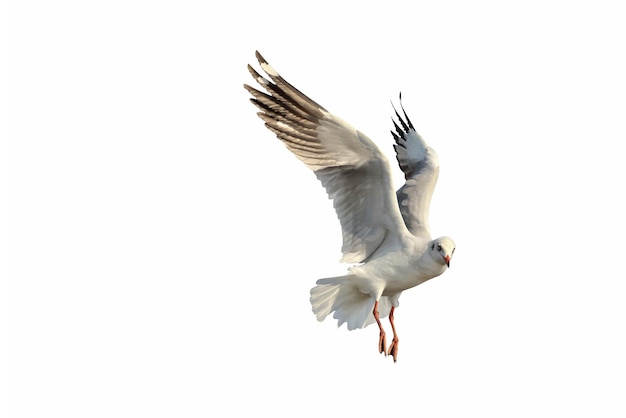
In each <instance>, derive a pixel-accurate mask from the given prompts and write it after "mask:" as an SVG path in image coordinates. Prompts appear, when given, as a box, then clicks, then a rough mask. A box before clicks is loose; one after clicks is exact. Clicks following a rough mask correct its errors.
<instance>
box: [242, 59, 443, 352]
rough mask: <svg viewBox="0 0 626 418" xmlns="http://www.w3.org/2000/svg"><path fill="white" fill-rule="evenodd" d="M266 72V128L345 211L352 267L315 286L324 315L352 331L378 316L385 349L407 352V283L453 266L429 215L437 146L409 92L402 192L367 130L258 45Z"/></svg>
mask: <svg viewBox="0 0 626 418" xmlns="http://www.w3.org/2000/svg"><path fill="white" fill-rule="evenodd" d="M256 58H257V60H258V62H259V65H260V66H261V69H262V70H263V71H264V72H265V74H266V75H267V77H265V76H263V75H261V74H259V73H258V72H257V71H256V70H255V69H254V68H253V67H252V66H251V65H248V70H249V71H250V74H252V77H253V78H254V79H255V80H256V81H257V83H258V84H259V85H260V86H261V87H262V88H263V89H264V90H265V92H262V91H260V90H257V89H255V88H253V87H251V86H249V85H247V84H244V88H245V89H246V90H248V92H249V93H250V94H251V95H252V97H251V98H250V100H251V101H252V103H254V104H255V105H256V106H257V107H258V108H259V110H260V112H258V113H257V115H258V116H259V117H260V118H261V119H262V120H263V121H264V122H265V126H266V127H267V128H268V129H269V130H270V131H272V132H273V133H274V134H275V135H276V136H277V137H278V139H280V140H281V141H282V142H283V143H284V145H286V147H287V148H288V149H289V151H291V152H292V153H293V154H294V155H295V156H296V157H297V158H298V159H299V160H300V161H302V162H303V163H304V164H305V165H306V166H307V167H308V168H309V169H311V170H312V171H313V173H315V175H316V176H317V178H318V179H319V180H320V182H321V183H322V185H323V187H324V188H325V189H326V192H327V193H328V197H329V199H331V200H332V201H333V206H334V208H335V211H336V213H337V217H338V218H339V222H340V224H341V229H342V239H343V246H342V248H341V252H342V255H343V257H342V259H341V262H343V263H348V264H351V265H352V266H351V267H350V268H349V269H348V274H346V275H343V276H339V277H330V278H324V279H320V280H318V281H317V282H316V286H315V287H313V288H312V289H311V299H310V301H311V306H312V309H313V313H314V314H315V315H316V317H317V319H318V321H323V320H324V319H325V318H326V317H327V316H328V315H329V314H330V313H332V312H334V315H333V318H335V319H336V320H337V323H338V326H341V325H342V324H343V323H346V324H347V328H348V330H354V329H359V328H365V327H366V326H368V325H371V324H373V323H374V322H376V323H377V325H378V328H379V330H380V333H379V338H378V351H379V353H382V354H384V355H385V356H391V357H393V360H394V362H396V361H397V359H398V345H399V343H400V339H399V338H398V334H397V332H396V326H395V323H394V311H395V309H396V308H397V307H398V306H399V298H400V295H401V294H402V292H403V291H404V290H407V289H410V288H412V287H415V286H417V285H419V284H421V283H424V282H425V281H427V280H430V279H432V278H433V277H437V276H439V275H441V274H442V273H443V272H444V271H446V269H447V268H448V267H450V259H451V258H452V255H453V254H454V250H455V244H454V241H453V240H452V239H451V238H449V237H447V236H442V237H440V238H436V239H432V237H431V235H430V231H429V224H428V212H429V207H430V201H431V196H432V193H433V189H434V188H435V184H436V182H437V177H438V176H439V160H438V157H437V154H436V153H435V151H434V150H433V149H432V148H430V147H429V146H428V145H426V142H425V141H424V140H423V139H422V137H421V136H420V135H419V134H418V133H417V132H416V131H415V128H414V126H413V124H412V123H411V121H410V120H409V118H408V116H407V114H406V112H405V111H404V107H403V106H402V96H401V95H400V97H399V100H400V107H401V109H402V116H401V115H400V114H399V113H398V111H397V110H396V108H395V107H394V106H393V103H392V107H393V110H394V112H395V116H396V118H397V120H398V122H396V121H395V120H394V119H393V117H392V122H393V125H394V129H395V132H394V131H391V134H392V135H393V139H394V141H395V144H394V149H395V152H396V159H397V161H398V164H399V166H400V169H401V170H402V172H403V173H404V177H405V180H406V182H405V184H404V185H403V186H402V187H401V188H400V189H399V190H398V191H397V192H396V193H395V194H394V189H393V185H392V179H391V169H390V166H389V161H388V160H387V158H385V156H384V155H383V154H382V153H381V151H380V150H379V148H378V147H377V146H376V144H374V142H372V140H370V139H369V138H368V137H367V136H366V135H365V134H363V133H362V132H360V131H358V130H356V129H355V128H353V127H352V126H351V125H349V124H348V123H347V122H345V121H343V120H342V119H340V118H339V117H337V116H335V115H333V114H332V113H330V112H328V111H327V110H326V109H325V108H324V107H322V106H320V105H319V104H317V103H316V102H314V101H313V100H312V99H310V98H309V97H308V96H306V95H305V94H303V93H302V92H300V90H298V89H296V88H295V87H294V86H292V85H291V84H289V83H288V82H287V81H286V80H285V79H284V78H282V77H281V76H280V75H279V74H278V72H276V71H275V70H274V69H273V68H272V67H271V66H270V65H269V64H268V62H267V61H266V60H265V59H264V58H263V56H261V54H260V53H259V52H258V51H257V52H256ZM385 317H388V318H389V322H390V324H391V329H392V331H393V339H392V341H391V343H390V345H389V347H387V343H386V333H385V330H384V329H383V326H382V324H381V318H385Z"/></svg>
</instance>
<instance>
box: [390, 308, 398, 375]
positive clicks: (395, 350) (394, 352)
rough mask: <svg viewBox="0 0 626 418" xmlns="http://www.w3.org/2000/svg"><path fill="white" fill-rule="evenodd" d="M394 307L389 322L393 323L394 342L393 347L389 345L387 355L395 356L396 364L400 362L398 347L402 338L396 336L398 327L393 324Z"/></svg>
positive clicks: (392, 342)
mask: <svg viewBox="0 0 626 418" xmlns="http://www.w3.org/2000/svg"><path fill="white" fill-rule="evenodd" d="M394 309H395V308H394V307H393V306H392V307H391V312H389V322H390V323H391V329H392V330H393V340H392V341H391V345H389V350H387V354H389V355H390V356H393V362H394V363H395V362H396V360H398V345H399V344H400V338H398V334H396V326H395V324H394V323H393V311H394Z"/></svg>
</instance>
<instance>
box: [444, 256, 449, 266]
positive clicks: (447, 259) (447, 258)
mask: <svg viewBox="0 0 626 418" xmlns="http://www.w3.org/2000/svg"><path fill="white" fill-rule="evenodd" d="M443 260H444V261H445V262H446V266H448V267H450V256H449V255H447V256H445V257H444V258H443Z"/></svg>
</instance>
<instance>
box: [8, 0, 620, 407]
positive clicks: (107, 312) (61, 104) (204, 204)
mask: <svg viewBox="0 0 626 418" xmlns="http://www.w3.org/2000/svg"><path fill="white" fill-rule="evenodd" d="M511 3H512V2H501V1H474V2H461V1H432V2H423V1H417V2H400V1H385V2H377V3H375V5H369V3H368V2H363V1H360V2H353V1H345V2H339V1H336V0H334V1H322V0H317V1H315V2H302V3H299V2H293V1H291V2H287V1H285V2H281V1H258V2H252V1H249V2H241V1H230V2H206V1H195V2H194V1H176V2H173V1H172V2H167V1H150V2H148V1H127V0H126V1H107V2H83V1H57V2H32V1H23V2H12V3H11V4H9V5H8V6H7V7H8V16H9V17H8V20H9V25H10V28H9V44H8V45H9V56H8V58H9V60H8V62H9V67H8V68H9V73H8V76H9V78H8V80H9V86H8V93H9V96H8V98H9V100H8V104H9V109H8V115H9V121H10V124H9V140H10V141H9V143H8V152H9V154H8V155H9V212H8V214H9V216H8V220H9V225H8V232H9V235H8V236H9V245H10V247H9V252H8V254H9V261H10V263H9V268H8V270H9V281H8V291H9V293H8V295H9V297H8V299H9V305H8V306H9V310H8V313H9V322H8V323H9V346H8V348H9V351H8V359H9V364H8V376H9V378H8V384H9V388H8V389H9V391H8V394H9V401H10V403H9V416H10V417H44V416H63V417H138V416H150V417H203V416H220V417H222V416H223V417H228V416H239V417H241V416H261V414H263V416H265V414H271V415H272V416H281V417H282V416H285V417H292V416H326V417H334V416H343V417H348V416H350V417H359V416H381V414H392V415H395V416H398V417H402V416H424V417H447V416H454V417H460V416H462V417H465V416H481V417H503V416H506V417H512V416H520V417H521V416H524V417H527V416H545V417H553V416H571V415H572V414H576V415H577V416H602V417H618V416H621V417H623V416H624V414H626V400H625V399H626V398H625V397H624V394H625V393H626V361H625V360H624V353H626V341H625V339H626V336H625V331H626V326H625V319H626V307H625V303H624V297H625V295H626V293H625V288H624V280H625V279H626V275H625V274H624V255H623V238H622V236H623V234H624V232H626V231H625V225H624V220H623V219H624V216H623V215H624V211H625V210H626V205H625V204H624V179H625V178H626V171H625V169H624V162H623V159H622V152H623V151H622V150H623V147H624V140H626V128H625V119H624V117H625V115H626V99H625V97H626V83H625V81H624V80H625V76H624V74H626V63H625V54H624V51H625V50H626V48H625V45H624V44H625V42H624V40H625V39H626V29H625V26H624V19H625V15H624V12H623V10H622V6H620V2H617V1H615V2H610V1H602V0H600V1H598V0H594V1H587V2H584V1H568V2H566V1H550V0H548V1H546V0H542V1H526V2H517V3H516V4H513V5H512V4H511ZM505 4H507V5H506V6H505ZM256 49H259V50H260V51H261V52H262V53H263V54H264V56H265V58H266V59H268V60H269V62H270V63H271V64H272V65H273V66H274V67H275V68H276V69H277V70H278V71H280V72H281V74H282V75H283V76H284V77H285V78H287V80H289V81H290V82H291V83H292V84H294V85H296V86H297V87H298V88H299V89H301V90H302V91H303V92H305V93H307V94H309V95H310V96H311V97H312V98H313V99H314V100H316V101H317V102H319V103H321V104H322V105H323V106H325V107H326V108H327V109H329V110H330V111H332V112H333V113H335V114H337V115H339V116H340V117H342V118H344V119H345V120H347V121H349V122H350V123H351V124H353V125H354V126H355V127H357V128H358V129H360V130H361V131H363V132H365V133H366V134H367V135H368V136H370V137H371V138H372V139H373V140H374V141H375V142H377V143H378V144H379V145H380V147H381V149H383V150H384V151H385V152H386V153H388V155H389V157H390V158H392V159H393V158H394V157H393V155H392V154H391V152H392V151H393V150H392V147H391V145H392V138H391V135H390V134H389V130H390V128H392V125H391V120H390V117H391V106H390V100H394V101H395V100H397V95H398V92H399V91H402V92H403V101H404V106H405V108H406V110H407V112H408V113H409V116H410V117H411V119H412V120H413V123H414V124H415V125H416V127H417V129H418V131H419V132H420V133H421V134H422V136H423V137H424V138H425V139H426V140H427V141H428V142H429V144H430V145H432V146H433V147H434V148H435V149H436V150H437V152H438V154H439V157H440V162H441V176H440V180H439V183H438V186H437V189H436V192H435V195H434V199H433V204H432V207H431V229H432V232H433V234H434V235H443V234H446V235H450V236H452V237H453V238H454V239H455V241H456V243H457V251H456V253H455V257H454V259H453V260H452V267H451V269H450V270H449V271H448V272H446V273H445V274H444V275H443V276H441V277H439V278H437V279H435V280H432V281H430V282H428V283H426V284H424V285H422V286H419V287H417V288H415V289H413V290H410V291H408V292H405V294H404V295H403V296H402V299H401V307H400V309H398V310H397V312H396V322H397V325H398V331H399V333H400V337H401V340H402V342H401V345H400V353H399V360H398V363H397V364H393V362H392V361H391V359H389V358H384V357H382V356H381V355H379V354H378V353H377V351H376V346H377V338H378V336H377V329H376V327H369V328H367V329H365V330H359V331H354V332H348V331H346V329H345V327H342V328H340V329H336V325H335V323H334V322H332V320H330V319H327V321H326V322H323V323H318V322H317V321H316V320H315V317H314V316H313V314H312V313H311V311H310V305H309V301H308V297H309V293H308V292H309V289H310V288H311V287H312V286H313V285H314V282H315V280H316V279H318V278H320V277H327V276H332V275H336V274H341V273H342V272H343V271H344V270H345V268H346V266H343V265H340V264H338V262H337V261H338V259H339V258H340V251H339V249H340V246H341V238H340V229H339V223H338V221H337V220H336V217H335V214H334V212H333V210H332V205H331V203H330V202H329V201H328V200H327V199H326V196H325V192H324V190H323V189H322V188H321V187H320V185H319V183H318V181H317V180H316V179H315V177H314V175H313V174H311V173H310V172H309V171H308V170H307V169H306V168H305V167H304V166H303V165H302V164H301V163H300V162H298V161H297V160H296V159H295V158H294V157H293V156H291V155H290V154H289V153H288V151H286V150H285V149H284V147H283V146H282V145H281V144H280V142H279V141H278V140H276V138H275V137H274V136H273V135H272V134H271V133H270V132H269V131H267V130H266V129H265V128H264V127H263V124H262V122H261V121H260V119H258V118H257V117H256V116H255V112H256V109H255V108H254V107H253V106H252V105H251V104H250V103H249V102H248V93H247V92H246V91H245V90H244V89H243V88H242V84H243V83H244V82H245V83H254V80H252V78H251V77H250V76H249V74H248V72H247V70H246V64H248V63H252V64H254V65H256V63H255V62H254V51H255V50H256ZM257 68H258V66H257ZM392 164H393V169H394V170H395V174H396V175H397V177H396V181H397V186H399V185H400V181H401V180H402V178H401V176H400V171H399V170H398V169H397V168H396V166H395V160H392ZM385 323H386V321H385Z"/></svg>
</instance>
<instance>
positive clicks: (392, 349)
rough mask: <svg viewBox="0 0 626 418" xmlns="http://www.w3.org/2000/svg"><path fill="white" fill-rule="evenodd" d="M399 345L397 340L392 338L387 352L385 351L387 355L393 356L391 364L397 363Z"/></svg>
mask: <svg viewBox="0 0 626 418" xmlns="http://www.w3.org/2000/svg"><path fill="white" fill-rule="evenodd" d="M399 344H400V339H399V338H394V339H393V340H392V341H391V344H390V345H389V350H387V354H388V355H390V356H393V362H394V363H395V362H396V361H398V345H399Z"/></svg>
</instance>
